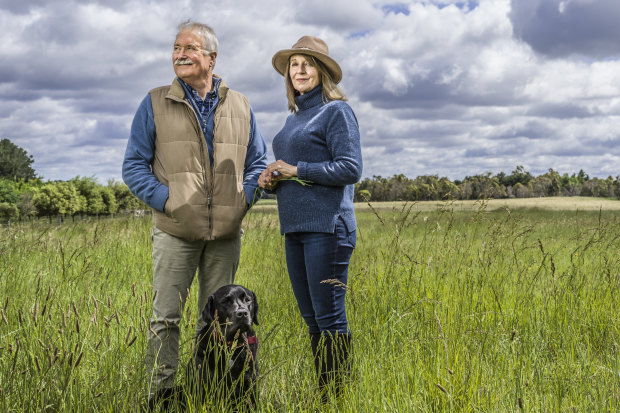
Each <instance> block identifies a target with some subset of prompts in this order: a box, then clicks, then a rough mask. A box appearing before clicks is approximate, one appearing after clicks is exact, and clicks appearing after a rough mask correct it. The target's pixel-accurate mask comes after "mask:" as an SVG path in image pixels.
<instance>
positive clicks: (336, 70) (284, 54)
mask: <svg viewBox="0 0 620 413" xmlns="http://www.w3.org/2000/svg"><path fill="white" fill-rule="evenodd" d="M295 54H305V55H310V56H312V57H314V58H316V59H317V60H319V61H320V62H321V63H323V64H324V65H325V67H326V68H327V71H328V72H329V74H330V76H331V78H332V80H333V81H334V83H340V81H341V80H342V70H341V69H340V66H339V65H338V63H337V62H336V61H335V60H334V59H332V58H331V57H329V56H328V55H326V54H323V53H321V52H317V51H314V50H311V49H284V50H280V51H279V52H277V53H276V54H274V55H273V58H272V59H271V64H272V65H273V68H274V69H275V70H276V72H278V73H280V74H281V75H282V76H286V70H287V68H288V60H289V59H290V57H291V56H293V55H295Z"/></svg>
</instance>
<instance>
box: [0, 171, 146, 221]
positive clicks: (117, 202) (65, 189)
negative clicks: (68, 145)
mask: <svg viewBox="0 0 620 413" xmlns="http://www.w3.org/2000/svg"><path fill="white" fill-rule="evenodd" d="M145 208H147V207H146V205H145V204H144V203H142V201H140V200H139V199H138V198H137V197H136V196H135V195H133V194H132V193H131V192H130V191H129V188H128V187H127V185H125V184H124V183H122V182H117V181H114V180H111V181H109V182H108V184H107V185H101V184H99V183H97V181H96V179H95V178H94V177H80V176H77V177H75V178H73V179H71V180H69V181H53V182H43V181H42V180H41V179H38V178H36V179H30V180H28V181H25V180H21V179H17V180H14V179H6V178H0V219H1V220H2V221H7V220H13V221H14V220H18V219H19V220H28V219H31V218H34V217H53V216H70V217H75V216H85V215H88V216H99V215H110V214H115V213H117V212H130V211H135V210H143V209H145Z"/></svg>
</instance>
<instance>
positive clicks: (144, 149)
mask: <svg viewBox="0 0 620 413" xmlns="http://www.w3.org/2000/svg"><path fill="white" fill-rule="evenodd" d="M154 156H155V122H154V120H153V107H152V105H151V95H146V97H145V98H144V99H143V100H142V103H141V104H140V107H139V108H138V111H137V112H136V115H135V116H134V118H133V122H132V124H131V132H130V134H129V140H128V142H127V148H126V149H125V158H124V160H123V181H125V184H127V186H128V187H129V190H130V191H131V192H132V193H133V194H134V195H135V196H137V197H138V198H140V199H141V200H142V201H143V202H144V203H145V204H147V205H148V206H150V207H151V208H154V209H156V210H158V211H162V212H163V210H164V205H165V204H166V201H167V200H168V187H167V186H166V185H164V184H162V183H161V182H159V181H158V180H157V178H156V177H155V175H154V174H153V171H152V168H151V165H152V163H153V157H154Z"/></svg>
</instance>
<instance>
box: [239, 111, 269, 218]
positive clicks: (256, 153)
mask: <svg viewBox="0 0 620 413" xmlns="http://www.w3.org/2000/svg"><path fill="white" fill-rule="evenodd" d="M266 167H267V144H266V143H265V140H264V139H263V135H261V133H260V131H259V130H258V125H257V123H256V117H255V116H254V112H253V111H252V108H250V140H249V142H248V150H247V152H246V155H245V165H244V172H243V189H244V190H245V196H246V199H247V200H248V207H252V205H254V204H255V203H256V202H257V201H258V200H259V199H260V197H261V190H260V189H259V188H258V177H259V175H260V173H261V172H262V171H263V170H264V169H265V168H266Z"/></svg>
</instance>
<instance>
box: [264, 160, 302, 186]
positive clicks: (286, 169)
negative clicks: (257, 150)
mask: <svg viewBox="0 0 620 413" xmlns="http://www.w3.org/2000/svg"><path fill="white" fill-rule="evenodd" d="M296 176H297V167H296V166H293V165H290V164H288V163H286V162H284V161H282V160H279V161H275V162H272V163H270V164H269V165H267V169H265V170H264V171H263V172H261V174H260V176H259V177H258V186H260V187H261V188H265V189H268V190H272V189H274V188H275V187H276V185H277V184H278V181H279V180H280V179H284V178H293V177H296Z"/></svg>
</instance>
